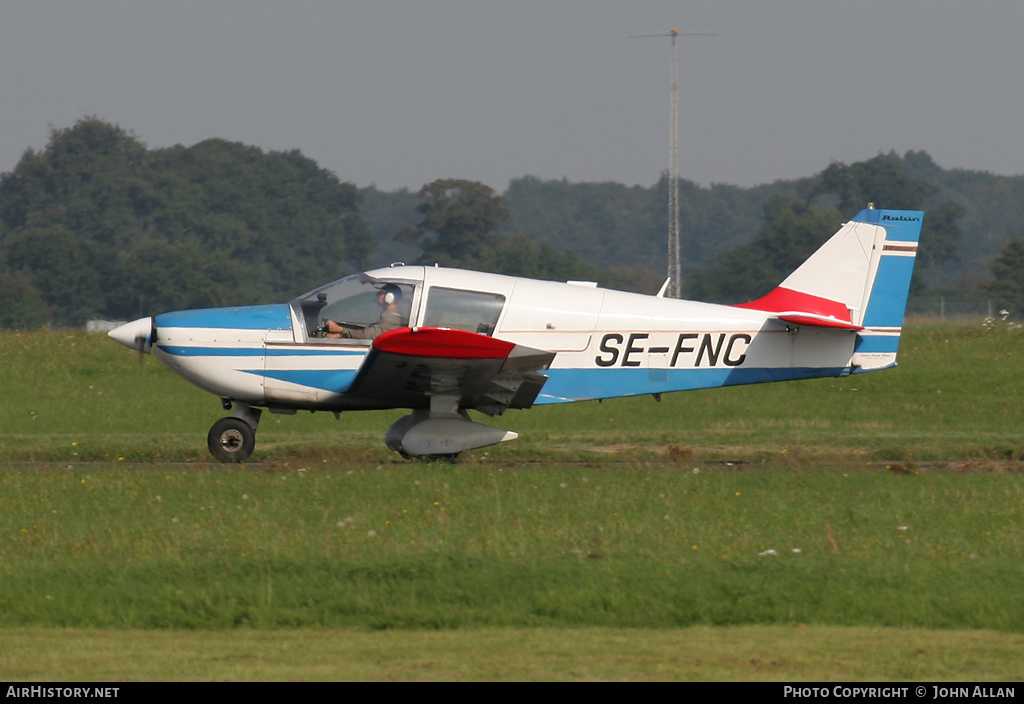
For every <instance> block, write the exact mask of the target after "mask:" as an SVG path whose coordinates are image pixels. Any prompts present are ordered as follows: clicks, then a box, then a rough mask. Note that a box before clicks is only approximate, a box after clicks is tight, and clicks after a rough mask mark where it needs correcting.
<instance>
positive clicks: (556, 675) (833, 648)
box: [0, 626, 1024, 699]
mask: <svg viewBox="0 0 1024 704" xmlns="http://www.w3.org/2000/svg"><path fill="white" fill-rule="evenodd" d="M1022 662H1024V639H1022V638H1021V637H1020V636H1019V635H1016V634H1007V633H997V632H992V631H958V632H944V633H942V634H937V633H935V632H934V631H929V630H924V629H899V630H897V629H890V628H886V629H881V628H864V627H854V628H829V627H816V626H806V627H800V626H796V627H794V626H741V627H735V628H709V627H703V626H697V627H693V628H688V629H683V630H670V629H657V630H652V629H639V630H638V629H628V628H593V627H591V628H583V629H572V628H529V629H509V628H482V629H474V630H465V629H461V630H446V631H410V630H403V631H375V632H369V633H368V632H364V631H359V630H352V629H327V628H303V629H276V630H255V629H235V630H231V631H224V630H220V631H207V630H204V631H175V630H166V629H165V630H148V631H138V630H134V631H131V630H93V629H63V628H62V629H51V630H45V629H38V628H12V629H3V630H0V679H3V680H4V681H6V682H9V683H10V682H16V681H22V682H25V681H44V682H45V681H50V682H53V681H62V682H84V681H98V682H106V683H111V684H110V685H109V686H120V687H121V689H120V690H119V692H118V697H119V698H122V699H123V698H125V697H126V696H131V694H133V693H134V692H135V691H136V688H134V687H132V686H131V685H127V686H125V685H124V684H121V685H118V684H117V683H119V682H120V683H131V682H139V681H143V682H145V681H172V680H176V681H183V680H191V681H288V680H290V681H301V682H311V681H342V682H350V681H394V680H402V681H452V680H459V681H554V680H566V681H605V682H615V681H640V682H643V681H695V680H703V681H736V680H740V681H751V682H755V681H761V682H769V681H773V682H780V683H785V684H796V683H799V682H814V683H820V682H829V683H840V684H842V685H843V686H849V683H853V682H863V681H867V682H879V681H887V682H893V681H895V682H923V681H928V682H937V681H938V682H941V681H960V682H1007V683H1010V685H1009V686H1011V687H1014V686H1017V685H1014V684H1013V683H1015V682H1020V672H1021V668H1020V666H1021V663H1022ZM832 686H834V685H830V693H831V692H832V689H831V687H832ZM932 686H934V685H929V686H928V689H927V695H926V698H928V699H931V698H932V696H933V690H932ZM1018 689H1019V686H1018ZM779 690H781V687H780V688H779ZM911 691H913V690H912V689H911Z"/></svg>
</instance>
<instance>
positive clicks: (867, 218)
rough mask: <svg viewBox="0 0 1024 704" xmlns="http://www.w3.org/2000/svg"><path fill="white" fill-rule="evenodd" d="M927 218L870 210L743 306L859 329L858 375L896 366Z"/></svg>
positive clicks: (914, 213)
mask: <svg viewBox="0 0 1024 704" xmlns="http://www.w3.org/2000/svg"><path fill="white" fill-rule="evenodd" d="M923 221H924V213H922V212H921V211H918V210H862V211H860V212H859V213H857V215H856V217H854V218H853V219H852V220H850V222H848V223H846V224H844V225H843V226H842V227H841V228H840V229H839V231H838V232H837V233H836V234H834V235H833V236H832V237H831V238H830V239H829V240H828V241H827V242H825V244H823V245H822V246H821V247H820V248H818V251H816V252H815V253H814V254H812V255H811V256H810V257H809V258H808V259H807V261H805V262H804V263H803V264H801V265H800V266H799V267H798V268H797V270H796V271H794V272H793V273H792V274H790V275H789V276H787V277H786V280H785V281H783V282H782V283H781V284H779V285H778V287H776V288H775V290H774V291H772V292H771V293H769V294H768V295H767V296H764V297H763V298H759V299H758V300H756V301H751V302H750V303H743V304H741V305H739V306H737V307H739V308H752V309H755V310H764V311H770V312H773V313H777V314H778V317H779V319H781V320H784V321H786V322H790V323H797V324H801V325H814V326H820V327H830V328H839V329H847V330H853V331H856V336H857V337H856V342H855V344H854V353H853V358H852V360H851V371H852V372H854V373H856V372H864V371H872V370H875V369H884V368H885V367H891V366H893V365H894V364H895V363H896V350H897V347H898V346H899V340H900V332H901V331H902V329H903V314H904V312H905V311H906V307H907V294H908V293H909V292H910V277H911V274H913V272H914V258H915V257H916V255H917V243H918V239H919V238H920V235H921V224H922V222H923Z"/></svg>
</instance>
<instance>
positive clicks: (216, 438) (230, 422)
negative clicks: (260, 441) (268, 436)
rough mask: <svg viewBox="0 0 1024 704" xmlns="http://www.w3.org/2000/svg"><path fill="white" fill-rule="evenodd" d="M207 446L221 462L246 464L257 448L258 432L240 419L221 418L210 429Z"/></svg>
mask: <svg viewBox="0 0 1024 704" xmlns="http://www.w3.org/2000/svg"><path fill="white" fill-rule="evenodd" d="M206 446H207V447H208V448H210V454H211V455H213V456H214V457H216V458H217V459H218V460H219V461H221V462H245V461H246V460H247V459H249V455H251V454H252V451H253V448H255V447H256V432H255V431H254V430H253V429H252V428H251V427H249V424H248V423H246V422H245V421H244V420H241V419H240V418H221V419H220V420H219V421H217V422H216V423H214V424H213V427H212V428H210V434H209V435H207V436H206Z"/></svg>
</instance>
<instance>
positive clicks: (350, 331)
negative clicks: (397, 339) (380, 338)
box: [324, 284, 405, 340]
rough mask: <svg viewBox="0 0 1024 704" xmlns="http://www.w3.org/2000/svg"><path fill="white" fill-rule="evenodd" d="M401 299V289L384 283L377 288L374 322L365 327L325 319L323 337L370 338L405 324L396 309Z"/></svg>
mask: <svg viewBox="0 0 1024 704" xmlns="http://www.w3.org/2000/svg"><path fill="white" fill-rule="evenodd" d="M400 300H402V289H400V288H399V287H398V286H396V285H395V284H384V285H383V286H381V287H380V288H378V289H377V305H379V306H380V307H381V312H380V318H378V320H377V322H376V323H373V324H371V325H367V326H366V327H365V328H352V327H346V326H344V325H338V324H337V323H336V322H334V321H333V320H325V321H324V323H325V324H326V325H327V334H326V335H324V337H347V338H353V339H356V340H371V339H373V338H375V337H377V335H380V334H381V333H382V332H387V331H388V330H394V329H395V328H400V327H402V326H403V325H405V320H404V319H403V318H402V314H401V313H400V312H399V311H398V302H399V301H400Z"/></svg>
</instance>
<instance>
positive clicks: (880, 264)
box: [852, 210, 924, 373]
mask: <svg viewBox="0 0 1024 704" xmlns="http://www.w3.org/2000/svg"><path fill="white" fill-rule="evenodd" d="M853 222H863V223H870V224H873V225H877V226H879V227H880V228H882V230H884V233H885V236H884V238H882V240H881V241H880V242H879V241H876V243H875V252H874V253H873V256H872V259H873V260H876V261H874V262H872V264H873V266H872V269H873V272H872V277H871V285H870V287H869V288H868V290H867V291H866V298H865V302H864V309H863V310H864V315H863V318H862V320H861V323H860V324H861V325H862V326H863V327H864V329H863V330H861V331H859V332H858V333H857V341H856V343H855V344H854V353H853V359H852V363H853V366H852V371H853V372H854V373H857V372H868V371H874V370H876V369H885V368H887V367H891V366H894V365H895V364H896V352H897V350H898V348H899V342H900V333H901V332H902V331H903V317H904V314H905V313H906V309H907V296H908V294H909V293H910V279H911V276H912V275H913V273H914V261H915V258H916V256H917V246H918V242H919V241H920V237H921V226H922V224H923V222H924V213H923V212H921V211H919V210H862V211H861V212H859V213H858V214H857V215H856V217H854V218H853Z"/></svg>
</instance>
